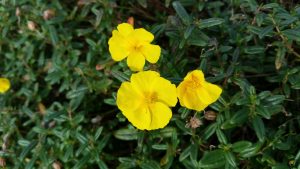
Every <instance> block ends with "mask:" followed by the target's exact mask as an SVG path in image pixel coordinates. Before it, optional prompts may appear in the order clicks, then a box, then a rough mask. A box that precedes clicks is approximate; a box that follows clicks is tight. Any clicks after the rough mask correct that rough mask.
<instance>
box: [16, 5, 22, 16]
mask: <svg viewBox="0 0 300 169" xmlns="http://www.w3.org/2000/svg"><path fill="white" fill-rule="evenodd" d="M20 15H21V10H20V8H19V7H17V9H16V16H17V17H19V16H20Z"/></svg>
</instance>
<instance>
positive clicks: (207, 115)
mask: <svg viewBox="0 0 300 169" xmlns="http://www.w3.org/2000/svg"><path fill="white" fill-rule="evenodd" d="M204 118H205V119H206V120H210V121H214V120H216V118H217V113H216V112H214V111H211V110H209V111H206V112H204Z"/></svg>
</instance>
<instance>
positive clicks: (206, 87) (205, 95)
mask: <svg viewBox="0 0 300 169" xmlns="http://www.w3.org/2000/svg"><path fill="white" fill-rule="evenodd" d="M221 93H222V89H221V88H220V87H219V86H217V85H214V84H211V83H208V82H205V83H204V84H203V86H202V87H201V88H199V94H200V96H201V100H202V101H203V102H204V103H207V104H212V103H213V102H215V101H217V100H218V98H219V97H220V95H221Z"/></svg>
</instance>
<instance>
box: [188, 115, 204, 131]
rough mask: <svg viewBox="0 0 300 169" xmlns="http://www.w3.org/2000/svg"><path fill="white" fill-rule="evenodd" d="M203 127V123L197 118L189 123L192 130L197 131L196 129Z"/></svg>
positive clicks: (193, 118)
mask: <svg viewBox="0 0 300 169" xmlns="http://www.w3.org/2000/svg"><path fill="white" fill-rule="evenodd" d="M201 125H202V121H201V120H200V119H198V118H197V117H195V116H194V117H192V118H191V119H190V121H189V123H188V124H187V126H188V127H190V128H192V129H196V128H198V127H200V126H201Z"/></svg>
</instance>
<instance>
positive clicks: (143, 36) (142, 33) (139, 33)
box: [130, 28, 154, 43]
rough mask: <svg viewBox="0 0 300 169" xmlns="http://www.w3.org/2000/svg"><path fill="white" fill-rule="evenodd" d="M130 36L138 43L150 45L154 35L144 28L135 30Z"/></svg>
mask: <svg viewBox="0 0 300 169" xmlns="http://www.w3.org/2000/svg"><path fill="white" fill-rule="evenodd" d="M130 36H134V37H135V38H136V39H138V41H140V42H148V43H150V42H152V41H153V39H154V35H153V34H152V33H151V32H148V31H147V30H145V29H144V28H139V29H135V30H134V32H133V33H132V34H131V35H130Z"/></svg>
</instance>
